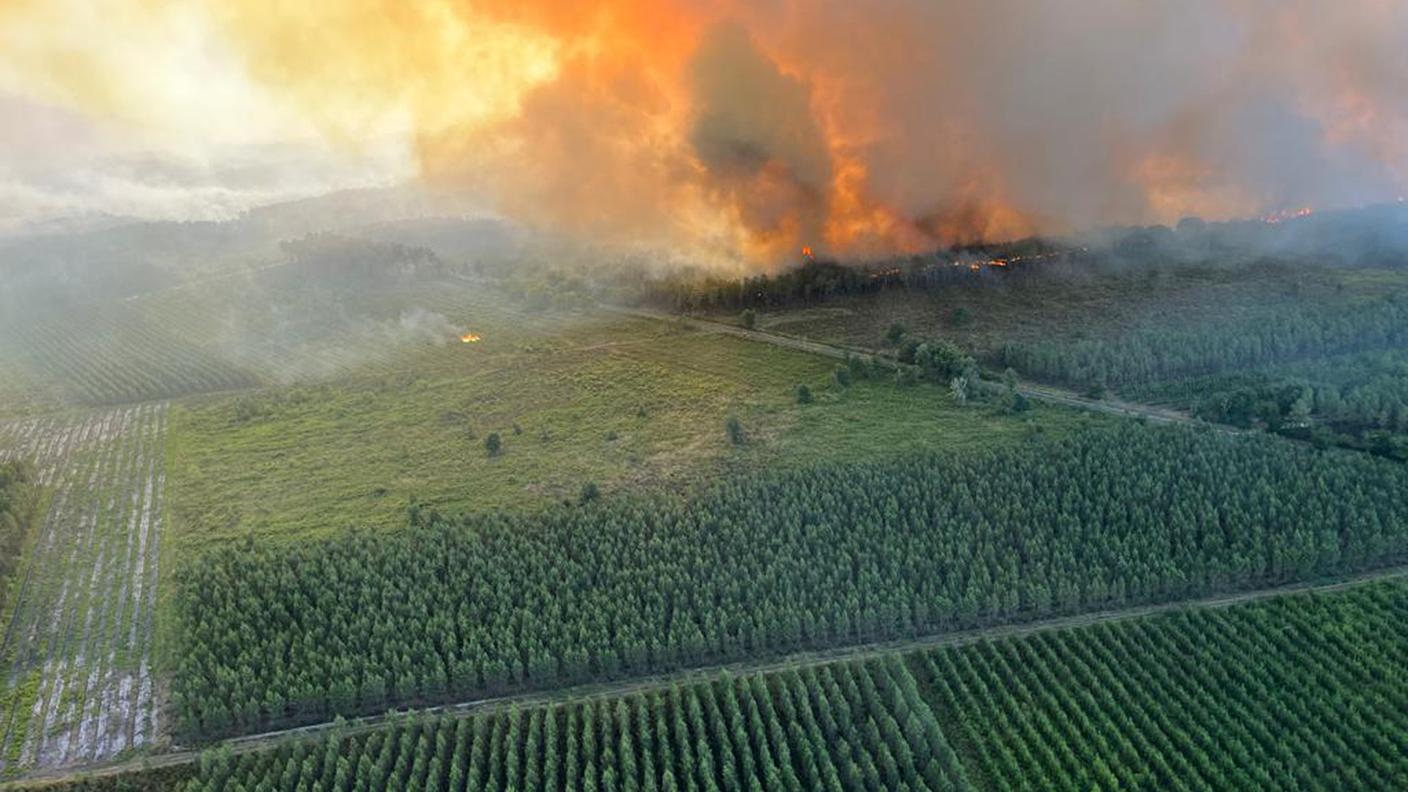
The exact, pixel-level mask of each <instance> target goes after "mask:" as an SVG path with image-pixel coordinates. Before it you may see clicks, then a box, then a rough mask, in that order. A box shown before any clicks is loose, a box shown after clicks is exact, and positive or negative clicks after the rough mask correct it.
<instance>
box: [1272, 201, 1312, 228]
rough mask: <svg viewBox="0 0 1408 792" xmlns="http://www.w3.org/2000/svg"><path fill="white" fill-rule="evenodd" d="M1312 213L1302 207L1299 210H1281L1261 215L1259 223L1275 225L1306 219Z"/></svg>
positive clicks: (1305, 207)
mask: <svg viewBox="0 0 1408 792" xmlns="http://www.w3.org/2000/svg"><path fill="white" fill-rule="evenodd" d="M1314 211H1315V210H1314V209H1312V208H1311V207H1309V206H1302V207H1301V208H1299V209H1283V210H1281V211H1279V212H1275V213H1273V214H1269V215H1262V217H1261V222H1263V223H1270V224H1272V225H1275V224H1276V223H1280V222H1282V221H1285V220H1290V219H1292V218H1296V217H1307V216H1309V215H1310V214H1312V213H1313V212H1314Z"/></svg>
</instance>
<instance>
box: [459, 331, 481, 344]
mask: <svg viewBox="0 0 1408 792" xmlns="http://www.w3.org/2000/svg"><path fill="white" fill-rule="evenodd" d="M478 340H479V334H478V333H465V334H464V335H462V336H460V343H461V344H473V343H474V342H476V341H478Z"/></svg>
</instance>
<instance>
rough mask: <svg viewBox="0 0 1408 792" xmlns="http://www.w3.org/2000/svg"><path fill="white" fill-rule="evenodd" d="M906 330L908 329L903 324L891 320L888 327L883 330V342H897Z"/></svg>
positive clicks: (893, 343) (892, 343)
mask: <svg viewBox="0 0 1408 792" xmlns="http://www.w3.org/2000/svg"><path fill="white" fill-rule="evenodd" d="M906 332H908V331H907V330H906V329H905V326H904V325H902V324H900V323H899V322H892V323H891V324H890V329H888V330H886V331H885V342H886V343H888V344H890V345H892V346H893V345H895V344H898V343H899V342H900V341H901V340H902V339H903V338H904V335H905V333H906Z"/></svg>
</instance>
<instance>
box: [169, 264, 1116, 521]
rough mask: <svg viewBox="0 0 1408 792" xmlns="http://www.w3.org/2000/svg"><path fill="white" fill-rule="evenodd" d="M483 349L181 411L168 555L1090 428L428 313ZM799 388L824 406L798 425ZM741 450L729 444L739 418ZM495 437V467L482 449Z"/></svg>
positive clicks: (550, 324)
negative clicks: (590, 492)
mask: <svg viewBox="0 0 1408 792" xmlns="http://www.w3.org/2000/svg"><path fill="white" fill-rule="evenodd" d="M435 308H436V309H437V310H441V311H443V313H444V315H445V316H446V317H448V318H449V319H450V320H451V321H452V322H455V323H459V324H463V325H464V326H466V327H471V328H473V329H474V330H475V331H476V332H478V333H479V334H480V335H481V336H482V337H483V340H482V341H480V342H478V343H474V344H460V343H454V344H447V345H443V346H430V347H418V348H416V349H414V350H413V351H409V352H407V353H406V354H405V355H404V356H403V357H401V358H400V359H397V360H391V361H384V362H380V363H376V364H373V365H371V366H370V368H369V369H364V370H363V372H362V373H358V374H353V375H347V376H344V377H341V378H338V379H336V380H334V381H329V382H325V383H323V384H319V385H313V386H292V387H287V388H275V389H271V390H267V391H264V392H260V393H257V394H253V393H252V394H245V395H235V396H226V397H218V398H203V399H199V400H194V401H188V402H186V403H184V404H183V405H181V406H179V407H177V408H176V409H175V410H174V411H173V416H172V432H171V441H170V443H171V446H170V451H171V475H172V478H173V487H172V509H173V514H174V518H175V522H174V525H175V528H176V532H177V534H176V541H177V542H179V543H181V544H182V545H183V546H184V545H186V544H190V543H195V544H204V543H206V542H208V541H211V540H224V539H229V538H242V537H244V536H247V535H250V534H253V535H255V536H257V537H277V538H284V539H296V538H302V537H306V536H309V535H314V534H319V533H325V532H327V531H330V530H331V531H335V530H342V529H346V528H351V527H367V526H373V527H386V526H389V525H397V524H401V523H402V522H404V520H403V517H404V513H405V509H406V507H407V505H408V503H409V502H410V501H411V500H412V499H415V500H418V501H422V502H425V503H428V504H431V505H433V506H435V507H437V508H440V509H441V510H443V511H461V510H473V511H484V510H489V509H531V508H536V507H540V506H543V505H547V504H551V503H555V502H559V501H562V500H564V499H567V500H575V499H576V498H577V497H578V494H579V493H580V491H581V489H582V487H583V486H584V485H585V484H586V483H587V482H594V483H596V484H597V485H598V486H599V487H600V488H601V489H602V490H603V491H604V492H606V493H608V494H609V493H610V492H612V491H614V490H617V489H621V488H627V487H629V488H632V489H638V488H641V487H657V486H664V487H675V488H677V487H690V486H692V485H693V484H694V483H696V482H698V481H700V480H703V479H707V478H709V477H710V476H712V475H713V474H717V473H731V474H737V473H739V472H742V471H745V470H749V469H756V468H762V467H773V466H784V467H786V466H805V465H810V464H814V463H817V462H823V461H837V460H862V459H870V458H875V457H884V456H889V455H897V454H903V453H909V452H914V451H920V450H925V449H939V448H958V449H962V448H967V449H976V448H978V447H981V446H987V445H992V444H994V443H1000V442H1001V441H1002V440H1004V439H1014V438H1020V437H1023V436H1025V435H1027V434H1028V433H1029V432H1030V431H1032V430H1031V429H1030V425H1031V423H1032V422H1037V423H1040V424H1042V425H1044V426H1045V427H1046V429H1047V431H1053V432H1059V431H1062V430H1063V428H1064V427H1067V426H1070V425H1073V424H1077V423H1081V422H1085V421H1087V420H1091V419H1088V418H1086V417H1085V416H1081V415H1079V414H1076V413H1072V412H1069V411H1062V410H1057V409H1039V410H1037V411H1036V413H1034V414H1031V415H1028V416H1026V417H1024V418H1021V419H1019V418H1017V417H1012V416H1003V415H998V414H996V413H995V412H994V411H992V410H991V409H988V408H983V407H970V408H960V407H958V406H956V405H953V404H952V403H951V402H950V400H949V398H948V396H947V394H946V393H945V392H944V391H942V390H940V389H937V388H933V387H925V386H918V387H912V388H901V387H897V386H895V385H894V384H893V382H891V379H890V377H889V376H888V375H887V376H885V377H884V378H882V379H879V380H875V381H862V382H859V383H857V384H856V385H855V386H853V387H851V388H849V389H843V388H840V387H839V386H836V385H835V384H834V383H832V381H831V379H832V377H831V374H832V370H833V368H834V366H835V362H834V361H828V360H826V359H824V358H818V357H815V356H812V355H807V354H803V353H799V352H794V351H787V350H782V349H777V348H774V347H772V346H769V345H766V344H757V343H751V342H748V341H744V340H740V339H737V338H731V337H727V336H721V335H714V334H708V333H701V332H697V331H692V330H688V329H685V328H682V327H680V326H677V325H674V324H671V323H668V322H659V321H652V320H646V319H638V318H628V317H623V316H617V315H615V314H611V313H609V312H606V311H586V312H577V313H575V314H571V315H563V314H545V313H540V312H533V311H529V310H526V309H521V308H516V307H515V306H514V304H512V303H510V302H509V301H508V300H507V298H504V297H500V296H494V295H492V294H490V293H484V292H483V291H482V290H480V291H470V290H464V291H463V293H462V294H461V295H460V297H458V298H457V299H456V301H455V302H453V303H449V304H445V305H435ZM800 383H806V384H808V385H809V386H810V387H811V388H812V389H813V391H815V392H816V394H817V399H816V401H815V403H813V404H810V405H798V404H797V403H796V396H795V389H796V386H797V385H798V384H800ZM731 416H732V417H737V418H738V420H739V422H740V423H741V425H742V427H743V430H744V435H745V438H746V439H745V442H744V443H743V444H742V445H739V446H736V445H735V444H733V443H732V442H731V441H730V439H729V437H728V435H727V433H726V432H725V423H726V421H727V419H728V418H729V417H731ZM490 433H498V434H499V435H500V437H501V439H502V451H501V453H499V454H498V455H497V456H492V457H491V456H490V455H489V454H488V453H487V451H486V449H485V439H486V437H487V436H488V435H489V434H490Z"/></svg>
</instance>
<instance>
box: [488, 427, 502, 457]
mask: <svg viewBox="0 0 1408 792" xmlns="http://www.w3.org/2000/svg"><path fill="white" fill-rule="evenodd" d="M503 448H504V441H503V438H501V437H499V433H498V432H490V433H489V436H488V437H485V438H484V450H485V451H487V452H489V456H491V457H496V456H498V455H499V452H501V451H503Z"/></svg>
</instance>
